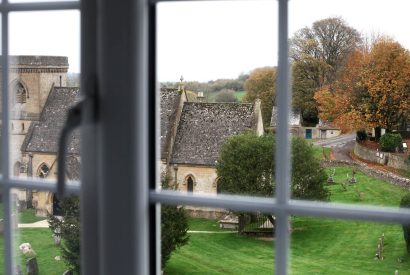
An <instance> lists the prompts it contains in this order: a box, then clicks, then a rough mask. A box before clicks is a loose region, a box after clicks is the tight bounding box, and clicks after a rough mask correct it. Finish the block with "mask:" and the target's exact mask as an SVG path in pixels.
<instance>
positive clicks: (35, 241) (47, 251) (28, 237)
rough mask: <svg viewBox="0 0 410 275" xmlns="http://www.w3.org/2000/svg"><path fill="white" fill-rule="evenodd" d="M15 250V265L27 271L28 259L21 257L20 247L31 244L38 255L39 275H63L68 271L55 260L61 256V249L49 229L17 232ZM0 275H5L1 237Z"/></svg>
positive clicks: (29, 229)
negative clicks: (23, 244) (55, 243)
mask: <svg viewBox="0 0 410 275" xmlns="http://www.w3.org/2000/svg"><path fill="white" fill-rule="evenodd" d="M13 237H14V243H13V248H14V251H15V257H14V259H15V263H16V264H19V265H20V267H21V268H22V270H23V274H26V273H25V270H26V264H25V263H26V259H25V258H24V257H23V256H22V255H21V253H20V251H19V250H18V246H19V245H20V244H22V243H26V242H28V243H30V244H31V246H32V248H33V249H34V251H35V252H36V254H37V264H38V267H39V275H61V274H63V273H64V271H65V270H67V267H66V266H65V264H64V262H63V261H62V260H61V261H56V260H55V259H54V258H55V257H56V256H60V255H61V253H60V248H59V247H56V246H55V245H54V241H53V238H52V233H51V231H50V229H48V228H24V229H18V230H17V231H15V235H14V236H13ZM0 274H4V238H3V236H0Z"/></svg>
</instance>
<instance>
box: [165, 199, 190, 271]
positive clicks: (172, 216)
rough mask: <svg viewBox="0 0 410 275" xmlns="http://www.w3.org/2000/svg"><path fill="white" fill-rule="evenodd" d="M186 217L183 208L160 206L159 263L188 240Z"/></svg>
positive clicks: (167, 258)
mask: <svg viewBox="0 0 410 275" xmlns="http://www.w3.org/2000/svg"><path fill="white" fill-rule="evenodd" d="M187 232H188V218H187V215H186V213H185V209H184V208H182V207H177V206H164V205H163V206H161V256H162V258H161V265H162V268H164V267H165V264H166V263H167V261H168V260H169V258H170V257H171V253H172V252H173V251H174V250H175V249H177V248H178V247H180V246H182V245H184V244H186V243H187V242H188V239H189V237H188V235H187Z"/></svg>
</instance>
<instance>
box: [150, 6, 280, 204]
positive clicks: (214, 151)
mask: <svg viewBox="0 0 410 275" xmlns="http://www.w3.org/2000/svg"><path fill="white" fill-rule="evenodd" d="M276 12H277V3H276V2H274V1H241V2H225V1H222V2H194V3H187V2H184V3H180V2H178V3H176V2H171V3H159V4H158V5H157V38H158V39H157V41H158V47H157V53H158V55H157V56H158V63H157V73H158V81H159V82H160V83H159V85H160V86H161V88H160V101H161V102H160V107H161V108H160V136H161V140H160V149H161V161H160V162H161V172H162V178H163V179H164V178H165V175H167V179H168V182H169V184H168V185H170V187H171V188H175V189H177V190H180V191H182V192H190V193H193V194H194V195H195V194H201V193H202V194H204V193H206V194H218V193H234V194H247V195H255V196H266V197H272V196H273V189H274V188H273V185H272V168H273V164H272V158H273V150H272V148H273V139H267V138H259V137H258V136H261V135H264V133H265V130H266V131H268V128H266V127H267V126H269V122H270V112H269V110H270V109H271V108H272V104H271V101H272V98H273V94H272V93H271V89H272V88H273V87H274V85H275V80H274V77H273V74H274V73H272V71H273V70H274V69H273V67H274V66H276V63H277V56H276V52H277V50H275V49H277V19H276V17H277V16H276ZM262 67H263V69H258V70H257V68H262ZM260 71H261V72H262V73H265V71H268V73H267V75H266V76H265V78H264V79H263V81H265V82H264V84H263V85H265V86H266V87H264V90H263V91H262V90H261V91H260V90H258V89H257V88H256V87H255V85H253V84H252V83H253V82H252V81H253V80H252V79H250V75H252V74H253V72H255V73H254V74H256V75H257V74H259V72H260ZM181 75H182V76H181ZM255 77H257V76H255ZM261 100H262V102H261ZM267 113H269V114H268V115H267ZM264 126H265V127H264ZM245 134H247V135H245ZM238 142H239V143H241V144H243V146H241V147H239V148H238V146H235V144H237V143H238ZM257 146H259V147H257ZM223 148H225V149H223ZM233 148H236V149H237V150H233ZM261 151H262V152H263V153H265V154H263V155H262V152H261ZM255 167H260V168H261V169H258V170H256V169H255Z"/></svg>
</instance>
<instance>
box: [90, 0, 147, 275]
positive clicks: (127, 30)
mask: <svg viewBox="0 0 410 275" xmlns="http://www.w3.org/2000/svg"><path fill="white" fill-rule="evenodd" d="M97 3H98V12H99V14H98V16H99V17H98V21H97V41H98V43H97V73H98V74H97V76H98V83H97V84H98V89H99V96H98V103H99V104H98V110H99V123H98V125H97V142H99V144H98V149H99V151H100V153H101V157H100V159H99V160H98V162H97V163H98V165H99V166H100V167H99V168H100V170H99V171H100V173H99V174H100V176H101V177H100V182H98V186H99V188H100V190H99V191H100V193H99V196H100V200H99V202H100V218H101V220H100V222H99V224H100V226H99V230H100V234H101V235H100V237H99V238H100V251H99V253H100V274H150V272H149V201H148V194H149V188H148V182H149V179H148V178H149V173H148V171H149V165H148V163H149V154H148V147H149V146H148V143H149V138H148V131H149V123H148V96H149V95H148V94H149V93H148V85H147V83H148V81H147V80H148V77H147V67H148V63H147V61H148V42H147V41H148V30H147V27H148V4H147V1H145V0H124V1H122V2H121V4H120V5H119V4H118V3H117V2H115V1H109V0H99V1H98V2H97Z"/></svg>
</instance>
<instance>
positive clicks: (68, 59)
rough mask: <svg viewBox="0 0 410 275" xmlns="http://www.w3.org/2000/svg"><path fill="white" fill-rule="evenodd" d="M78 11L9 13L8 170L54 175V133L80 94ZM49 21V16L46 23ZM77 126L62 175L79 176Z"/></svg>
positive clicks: (19, 173) (28, 174)
mask: <svg viewBox="0 0 410 275" xmlns="http://www.w3.org/2000/svg"><path fill="white" fill-rule="evenodd" d="M79 20H80V19H79V12H78V11H53V12H18V13H17V12H16V13H11V14H10V54H11V56H10V59H9V63H10V76H9V77H10V80H9V83H10V85H9V90H10V102H9V104H10V118H11V120H10V162H11V163H10V173H11V175H12V176H14V177H20V178H26V179H29V178H43V179H55V178H56V166H57V165H56V156H57V147H58V143H57V142H58V137H59V135H60V131H61V128H62V126H63V124H64V122H65V117H66V113H67V110H68V109H69V108H70V107H71V106H73V105H74V104H75V103H76V102H77V101H78V100H79V97H80V89H79V64H80V63H79V61H80V57H79V39H80V34H79ZM50 22H53V23H52V24H50ZM79 138H80V137H79V132H75V133H74V134H72V136H71V137H70V141H69V147H68V148H67V152H68V154H69V156H68V157H67V158H68V159H67V168H66V173H67V177H68V178H69V179H71V180H78V179H79V163H80V160H79V153H80V149H79V143H80V142H79Z"/></svg>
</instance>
